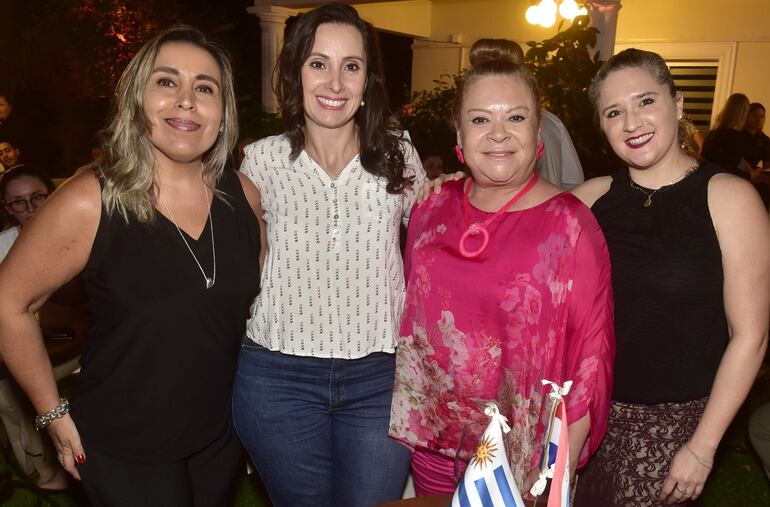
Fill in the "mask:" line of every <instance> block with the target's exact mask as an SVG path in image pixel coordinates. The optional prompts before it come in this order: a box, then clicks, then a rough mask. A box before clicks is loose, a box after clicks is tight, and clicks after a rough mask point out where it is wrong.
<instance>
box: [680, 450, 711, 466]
mask: <svg viewBox="0 0 770 507" xmlns="http://www.w3.org/2000/svg"><path fill="white" fill-rule="evenodd" d="M684 448H685V449H686V450H687V452H689V453H690V454H692V457H693V458H695V461H697V462H698V463H700V464H701V466H702V467H703V468H708V469H709V470H711V467H713V466H714V464H713V463H711V464H709V462H708V461H706V460H705V459H703V458H701V457H700V456H698V455H697V454H695V451H693V450H692V449H690V447H689V446H688V445H687V444H684Z"/></svg>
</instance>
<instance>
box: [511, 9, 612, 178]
mask: <svg viewBox="0 0 770 507" xmlns="http://www.w3.org/2000/svg"><path fill="white" fill-rule="evenodd" d="M588 21H589V20H588V16H581V17H578V18H575V21H574V22H573V23H572V25H571V26H570V27H569V28H567V29H566V30H564V31H560V32H559V33H557V34H556V35H555V36H553V37H551V38H550V39H546V40H544V41H542V42H528V43H527V45H528V46H529V50H528V51H527V55H526V57H525V59H524V62H525V64H526V65H527V66H528V67H529V69H530V70H531V71H532V74H533V75H534V76H535V79H536V80H537V82H538V83H539V85H540V91H541V93H542V95H543V106H544V107H545V108H546V109H547V110H548V111H550V112H552V113H553V114H555V115H556V116H558V117H559V119H560V120H561V121H562V122H563V123H564V126H565V127H566V128H567V131H568V132H569V133H570V137H572V142H573V143H574V145H575V150H576V151H577V153H578V156H579V157H580V162H581V164H582V166H583V172H584V173H585V176H586V179H589V178H593V177H595V176H600V175H603V174H608V173H609V172H610V171H611V170H612V169H613V168H614V167H615V157H614V155H613V154H612V153H611V151H610V150H608V149H606V148H605V142H604V139H603V136H602V134H601V133H600V132H599V129H598V128H597V126H596V122H595V121H594V110H593V105H592V104H591V101H590V99H589V98H588V88H589V87H590V86H591V80H592V79H593V77H594V76H595V75H596V72H597V71H598V70H599V68H600V67H601V66H602V63H604V62H602V61H601V60H599V59H598V57H597V58H591V56H590V53H589V51H588V48H589V47H591V46H594V45H595V44H596V35H597V34H598V33H599V31H598V30H597V29H596V28H594V27H590V26H588Z"/></svg>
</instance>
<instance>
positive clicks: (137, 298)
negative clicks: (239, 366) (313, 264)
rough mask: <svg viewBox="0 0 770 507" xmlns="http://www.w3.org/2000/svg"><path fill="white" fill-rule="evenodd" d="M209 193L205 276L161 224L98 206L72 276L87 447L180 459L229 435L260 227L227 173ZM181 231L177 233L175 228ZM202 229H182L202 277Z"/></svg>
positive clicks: (76, 412)
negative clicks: (76, 284) (79, 308)
mask: <svg viewBox="0 0 770 507" xmlns="http://www.w3.org/2000/svg"><path fill="white" fill-rule="evenodd" d="M218 189H219V190H221V191H222V192H224V193H225V194H226V198H227V203H225V202H223V201H222V200H221V199H218V198H214V199H213V201H212V205H211V219H212V222H213V224H214V241H215V251H216V269H217V273H216V283H215V284H214V286H213V287H211V288H210V289H206V286H205V281H204V278H203V275H202V274H201V272H200V270H199V269H198V266H197V264H196V263H195V260H194V259H193V257H192V255H190V252H189V251H188V249H187V246H185V244H184V242H183V241H182V238H181V237H180V235H179V232H178V231H177V229H176V227H175V226H174V224H173V223H172V222H170V221H169V220H168V219H166V218H165V217H164V216H162V215H161V214H160V213H158V215H157V218H156V220H155V222H154V223H151V224H141V223H138V222H136V221H132V222H130V223H128V224H127V223H126V222H125V221H124V220H123V218H122V217H121V216H120V215H118V214H114V215H113V216H109V215H108V214H107V213H106V211H105V209H104V208H103V209H102V214H101V221H100V224H99V228H98V230H97V233H96V238H95V240H94V244H93V248H92V251H91V256H90V258H89V260H88V263H87V265H86V268H85V270H84V271H83V275H82V276H83V281H84V283H85V287H86V292H87V296H88V305H89V310H90V312H91V317H92V325H91V328H90V329H89V333H88V341H87V344H86V347H85V349H84V350H83V355H82V359H81V361H82V372H81V374H80V379H79V382H78V386H77V389H76V392H75V396H74V397H73V401H72V414H73V417H74V419H75V422H76V424H77V426H78V430H79V432H80V436H81V438H82V440H83V444H84V447H85V450H86V454H87V453H88V450H89V448H93V449H95V450H98V451H100V452H102V453H106V454H110V455H113V456H118V457H121V458H124V459H128V460H133V461H143V462H168V461H172V460H177V459H183V458H185V457H187V456H190V455H191V454H193V453H195V452H196V451H197V450H199V449H201V448H203V447H205V446H206V445H208V444H209V443H211V442H212V441H214V440H215V439H217V438H218V437H220V436H221V435H223V434H224V432H225V431H228V429H229V427H230V425H231V424H232V422H231V409H230V399H231V394H232V383H233V379H234V375H235V369H236V360H237V357H238V352H239V350H240V346H241V343H242V339H243V336H244V334H245V327H246V319H247V318H248V312H249V306H250V304H251V302H252V301H253V299H254V297H255V296H256V295H257V292H258V290H259V247H260V244H259V225H258V222H257V219H256V217H255V216H254V213H253V211H252V210H251V207H250V206H249V204H248V202H247V200H246V197H245V195H244V193H243V189H242V187H241V184H240V181H239V180H238V176H237V174H236V173H235V172H233V171H231V170H225V173H224V174H223V176H222V178H221V180H220V182H219V185H218ZM183 234H184V232H183ZM210 234H211V230H210V226H209V224H208V223H207V224H206V227H205V228H204V230H203V232H202V233H201V235H200V238H199V239H198V240H195V239H193V238H192V237H190V236H186V239H187V241H188V243H189V244H190V247H191V248H192V250H193V251H194V252H195V255H196V256H197V257H198V260H199V261H200V263H201V265H202V266H203V269H204V270H205V271H206V273H207V275H208V276H211V274H212V269H213V258H212V250H211V236H210Z"/></svg>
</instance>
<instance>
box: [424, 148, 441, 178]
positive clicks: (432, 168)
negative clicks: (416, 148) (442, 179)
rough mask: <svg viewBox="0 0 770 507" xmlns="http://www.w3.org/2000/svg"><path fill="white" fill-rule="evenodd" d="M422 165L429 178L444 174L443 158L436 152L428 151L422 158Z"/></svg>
mask: <svg viewBox="0 0 770 507" xmlns="http://www.w3.org/2000/svg"><path fill="white" fill-rule="evenodd" d="M422 167H423V169H425V175H426V176H427V177H428V179H429V180H433V179H436V178H438V177H439V176H440V175H442V174H444V159H443V158H442V157H441V155H439V154H438V153H435V152H433V151H429V152H428V155H427V156H424V157H423V159H422Z"/></svg>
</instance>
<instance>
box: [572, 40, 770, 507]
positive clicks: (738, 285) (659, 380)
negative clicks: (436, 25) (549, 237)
mask: <svg viewBox="0 0 770 507" xmlns="http://www.w3.org/2000/svg"><path fill="white" fill-rule="evenodd" d="M591 94H592V99H593V101H594V104H595V106H596V108H597V113H598V116H599V122H600V125H601V127H602V130H603V132H604V133H605V135H606V136H607V139H608V141H609V143H610V145H611V146H612V148H613V150H614V151H615V153H616V154H617V155H618V156H619V157H620V158H621V159H623V160H624V161H625V162H626V164H627V165H628V167H627V168H623V169H621V170H620V171H618V172H616V173H615V174H613V175H612V176H608V177H602V178H597V179H594V180H591V181H589V182H587V183H585V184H584V185H582V186H581V187H578V188H577V189H575V194H576V195H577V196H578V197H580V198H581V199H582V200H583V201H584V202H585V203H586V204H587V205H589V206H591V207H592V210H593V211H594V213H595V215H596V218H597V220H598V222H599V225H600V226H601V228H602V230H603V232H604V235H605V237H606V240H607V246H608V248H609V252H610V258H611V261H612V277H613V287H614V292H615V329H616V340H617V357H616V365H615V383H614V388H613V402H612V407H611V410H610V420H609V427H608V431H607V436H606V437H605V439H604V441H603V443H602V445H601V447H600V448H599V451H598V452H597V453H596V455H594V457H593V459H592V460H591V461H590V462H589V464H588V466H587V467H586V469H585V470H584V472H583V473H582V474H581V476H580V479H579V481H578V485H577V489H576V499H575V505H576V506H577V507H602V506H620V505H622V506H626V505H629V506H635V507H636V506H649V505H660V504H668V503H683V502H691V501H692V500H694V499H696V498H697V497H698V496H699V495H700V493H701V492H702V490H703V485H704V483H705V482H706V479H707V478H708V476H709V473H710V471H711V468H712V466H713V462H714V453H715V451H716V448H717V446H718V444H719V441H720V440H721V438H722V436H723V434H724V432H725V430H726V429H727V427H728V425H729V424H730V421H731V420H732V418H733V417H734V415H735V413H736V412H737V410H738V408H739V407H740V406H741V404H742V403H743V400H744V399H745V397H746V395H747V393H748V391H749V389H750V388H751V385H752V382H753V381H754V378H755V376H756V374H757V371H758V369H759V366H760V363H761V361H762V358H763V357H764V353H765V350H766V347H767V334H768V308H769V307H770V263H769V262H768V259H769V257H768V254H767V252H768V251H770V224H769V223H768V216H767V212H766V210H765V209H764V208H763V207H762V204H761V201H760V200H759V198H758V196H757V194H756V192H755V191H754V189H753V188H752V187H751V185H750V184H749V183H748V182H746V181H745V180H742V179H741V178H738V177H736V176H733V175H731V174H725V173H722V174H719V169H718V168H717V167H715V166H712V165H709V164H698V162H697V161H696V160H694V159H692V158H690V157H689V156H687V154H686V153H685V152H684V151H683V150H682V149H681V148H680V147H679V143H678V139H677V117H678V116H679V117H681V115H682V95H681V94H678V93H677V92H676V89H675V87H674V83H673V80H672V78H671V74H670V73H669V71H668V68H667V67H666V64H665V62H664V60H663V59H662V58H661V57H660V56H659V55H657V54H655V53H649V52H646V51H639V50H636V49H630V50H626V51H623V52H621V53H619V54H617V55H615V56H614V57H612V58H611V59H610V60H609V61H608V62H607V63H605V65H604V67H603V68H602V69H601V70H600V71H599V73H598V74H597V76H596V77H595V78H594V84H593V86H592V89H591Z"/></svg>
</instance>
